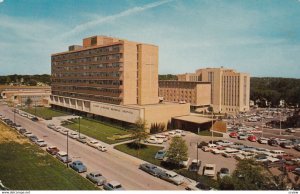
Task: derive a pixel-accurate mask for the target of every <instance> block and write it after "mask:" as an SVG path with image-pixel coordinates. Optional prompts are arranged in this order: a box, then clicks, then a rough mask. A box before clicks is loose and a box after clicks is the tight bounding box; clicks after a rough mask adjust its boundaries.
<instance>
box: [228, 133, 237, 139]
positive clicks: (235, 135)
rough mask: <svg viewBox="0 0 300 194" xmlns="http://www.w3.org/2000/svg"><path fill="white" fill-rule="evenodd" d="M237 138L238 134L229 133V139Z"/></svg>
mask: <svg viewBox="0 0 300 194" xmlns="http://www.w3.org/2000/svg"><path fill="white" fill-rule="evenodd" d="M237 136H238V134H237V133H236V132H231V133H229V137H231V138H236V137H237Z"/></svg>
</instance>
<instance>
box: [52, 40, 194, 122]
mask: <svg viewBox="0 0 300 194" xmlns="http://www.w3.org/2000/svg"><path fill="white" fill-rule="evenodd" d="M51 70H52V71H51V72H52V75H51V80H52V85H51V87H52V95H51V106H53V107H56V108H61V109H66V110H70V111H73V112H75V113H80V114H85V115H87V116H93V117H95V118H98V117H99V118H100V119H109V120H112V121H114V122H121V123H122V124H127V123H129V124H130V123H135V122H136V121H137V120H138V119H143V120H146V122H147V123H148V124H149V125H151V124H152V123H165V124H166V126H167V124H168V122H170V121H171V117H173V116H181V115H187V114H189V104H178V103H159V98H158V47H157V46H155V45H150V44H144V43H137V42H132V41H127V40H123V39H118V38H112V37H107V36H93V37H89V38H85V39H83V45H82V46H81V45H75V46H74V45H73V46H70V47H69V51H67V52H62V53H56V54H53V55H52V56H51Z"/></svg>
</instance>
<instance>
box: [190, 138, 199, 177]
mask: <svg viewBox="0 0 300 194" xmlns="http://www.w3.org/2000/svg"><path fill="white" fill-rule="evenodd" d="M194 143H195V142H190V146H192V144H194ZM199 145H200V143H198V142H196V146H197V147H196V151H197V166H199V154H198V153H199V152H198V149H199ZM198 180H199V173H198V171H196V182H198Z"/></svg>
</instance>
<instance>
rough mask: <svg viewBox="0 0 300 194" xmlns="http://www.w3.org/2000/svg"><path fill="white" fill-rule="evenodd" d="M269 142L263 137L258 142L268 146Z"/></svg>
mask: <svg viewBox="0 0 300 194" xmlns="http://www.w3.org/2000/svg"><path fill="white" fill-rule="evenodd" d="M268 140H269V139H268V138H264V137H261V138H259V140H258V141H257V142H258V143H260V144H268Z"/></svg>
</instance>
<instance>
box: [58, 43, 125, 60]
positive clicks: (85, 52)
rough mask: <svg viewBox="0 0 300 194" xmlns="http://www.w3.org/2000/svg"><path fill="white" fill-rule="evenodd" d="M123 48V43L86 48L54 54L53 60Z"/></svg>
mask: <svg viewBox="0 0 300 194" xmlns="http://www.w3.org/2000/svg"><path fill="white" fill-rule="evenodd" d="M122 48H123V46H122V45H114V46H106V47H101V48H93V49H89V50H84V51H78V52H73V53H68V54H63V55H56V56H52V61H59V60H64V59H69V58H77V57H83V56H88V55H96V54H105V53H108V52H119V51H120V50H121V49H122Z"/></svg>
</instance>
